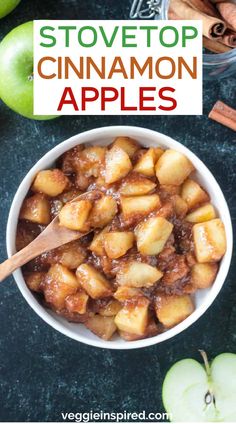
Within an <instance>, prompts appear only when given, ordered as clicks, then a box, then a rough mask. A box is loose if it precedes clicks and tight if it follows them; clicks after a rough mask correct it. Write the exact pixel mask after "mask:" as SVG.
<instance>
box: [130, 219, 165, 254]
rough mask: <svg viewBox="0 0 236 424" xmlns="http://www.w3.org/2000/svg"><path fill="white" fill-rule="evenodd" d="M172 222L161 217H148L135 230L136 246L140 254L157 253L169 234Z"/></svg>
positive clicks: (161, 248)
mask: <svg viewBox="0 0 236 424" xmlns="http://www.w3.org/2000/svg"><path fill="white" fill-rule="evenodd" d="M172 229H173V224H171V223H170V222H169V221H167V220H166V219H165V218H162V217H153V218H149V219H147V220H146V221H144V222H141V224H139V225H138V226H137V227H136V228H135V230H134V233H135V236H136V239H137V247H138V250H139V252H140V253H141V254H142V255H158V254H159V253H160V252H161V251H162V250H163V248H164V246H165V244H166V242H167V240H168V238H169V237H170V235H171V232H172Z"/></svg>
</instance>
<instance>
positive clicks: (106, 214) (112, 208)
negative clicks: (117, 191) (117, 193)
mask: <svg viewBox="0 0 236 424" xmlns="http://www.w3.org/2000/svg"><path fill="white" fill-rule="evenodd" d="M116 213H117V203H116V201H115V199H114V198H113V197H112V196H103V197H102V198H101V199H99V200H97V201H96V202H95V204H94V206H93V208H92V211H91V213H90V216H89V223H90V225H91V226H92V227H104V226H105V225H107V224H109V222H111V221H112V219H113V218H114V216H115V215H116Z"/></svg>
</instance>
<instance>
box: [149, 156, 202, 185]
mask: <svg viewBox="0 0 236 424" xmlns="http://www.w3.org/2000/svg"><path fill="white" fill-rule="evenodd" d="M193 170H194V166H193V165H192V163H191V162H190V160H189V159H188V158H187V157H186V156H185V155H183V154H182V153H180V152H177V151H176V150H172V149H168V150H166V151H165V152H164V153H163V155H161V157H160V159H159V160H158V161H157V164H156V176H157V178H158V181H159V183H160V184H173V185H180V184H182V183H183V182H184V180H185V179H186V178H187V177H188V176H189V174H190V173H191V172H192V171H193Z"/></svg>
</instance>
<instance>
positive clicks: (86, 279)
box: [76, 264, 112, 299]
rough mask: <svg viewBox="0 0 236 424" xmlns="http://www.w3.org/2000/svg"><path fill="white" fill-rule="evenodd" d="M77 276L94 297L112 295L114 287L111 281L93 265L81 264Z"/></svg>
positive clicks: (83, 286)
mask: <svg viewBox="0 0 236 424" xmlns="http://www.w3.org/2000/svg"><path fill="white" fill-rule="evenodd" d="M76 277H77V279H78V281H79V282H80V285H81V286H82V288H83V289H84V290H85V291H86V292H87V293H88V295H89V296H90V297H92V298H93V299H99V298H100V297H108V296H111V295H112V287H111V285H110V283H109V281H108V280H106V278H105V277H104V276H103V275H102V274H101V273H100V272H99V271H97V270H96V269H95V268H93V267H92V266H91V265H88V264H82V265H80V266H79V267H78V268H77V271H76Z"/></svg>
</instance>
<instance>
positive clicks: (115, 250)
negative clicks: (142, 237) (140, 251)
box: [103, 231, 134, 259]
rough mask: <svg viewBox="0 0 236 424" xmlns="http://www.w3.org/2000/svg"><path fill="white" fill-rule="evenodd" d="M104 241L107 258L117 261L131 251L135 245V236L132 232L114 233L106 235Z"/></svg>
mask: <svg viewBox="0 0 236 424" xmlns="http://www.w3.org/2000/svg"><path fill="white" fill-rule="evenodd" d="M103 239H104V247H105V251H106V254H107V256H108V257H109V258H111V259H117V258H120V256H123V255H125V254H126V252H127V250H129V249H131V247H132V246H133V243H134V234H133V233H132V232H131V231H123V232H118V231H113V232H110V233H106V234H104V236H103Z"/></svg>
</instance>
